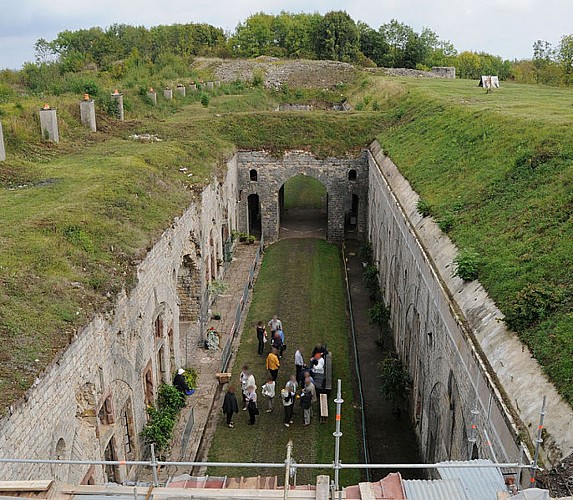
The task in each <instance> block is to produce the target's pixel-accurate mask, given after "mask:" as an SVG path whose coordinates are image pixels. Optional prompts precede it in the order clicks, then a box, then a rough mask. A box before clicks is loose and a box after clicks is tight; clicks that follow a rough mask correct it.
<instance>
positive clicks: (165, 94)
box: [163, 88, 173, 101]
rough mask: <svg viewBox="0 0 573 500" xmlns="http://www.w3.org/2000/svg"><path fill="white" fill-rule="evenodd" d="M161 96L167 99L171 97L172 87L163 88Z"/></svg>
mask: <svg viewBox="0 0 573 500" xmlns="http://www.w3.org/2000/svg"><path fill="white" fill-rule="evenodd" d="M163 97H165V99H167V100H168V101H170V100H171V99H173V89H171V88H165V89H163Z"/></svg>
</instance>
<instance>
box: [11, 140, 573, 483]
mask: <svg viewBox="0 0 573 500" xmlns="http://www.w3.org/2000/svg"><path fill="white" fill-rule="evenodd" d="M296 175H308V176H312V177H314V178H316V179H318V180H319V181H320V182H322V184H323V185H324V186H325V187H326V190H327V193H328V234H327V237H328V238H329V239H330V240H332V241H341V240H342V239H343V238H344V224H345V218H346V217H347V216H348V214H349V212H348V200H349V199H351V198H352V196H357V197H358V213H357V214H355V216H356V229H357V234H358V235H361V236H363V237H365V238H366V237H368V238H369V239H370V241H371V242H372V245H373V249H374V256H375V257H374V259H375V261H376V263H377V265H378V266H379V269H380V278H381V287H382V289H383V291H384V298H385V301H386V303H387V304H388V305H389V306H390V310H391V323H392V327H393V329H394V332H395V343H396V348H397V350H398V352H399V354H400V356H401V357H402V359H403V360H404V362H405V364H406V366H408V368H409V371H410V373H411V375H412V378H413V381H414V384H413V391H414V394H413V402H414V404H413V405H412V413H413V415H412V417H413V418H414V420H415V422H416V430H417V432H418V436H419V439H420V444H421V449H422V450H423V453H424V457H423V458H424V459H425V460H426V461H429V462H433V461H434V460H441V459H466V458H468V457H469V456H471V455H472V454H473V455H474V456H475V455H476V454H477V455H479V456H480V457H489V458H497V459H498V460H499V461H516V460H517V459H518V458H519V442H518V429H517V423H518V422H517V420H518V419H521V421H522V422H523V423H524V425H525V427H526V428H527V429H528V430H529V433H530V435H533V434H534V433H535V430H536V426H537V418H538V411H539V408H540V405H541V396H542V395H543V394H546V395H547V396H548V414H547V419H546V431H547V436H546V442H545V457H546V458H548V459H549V461H555V460H557V459H560V458H563V457H565V456H567V455H569V454H570V453H571V452H572V451H573V428H572V426H573V418H572V417H573V413H572V411H571V408H570V407H568V406H567V405H566V404H565V403H564V401H563V400H562V399H561V398H560V397H559V396H558V394H557V393H556V391H555V389H554V388H553V386H552V385H551V384H550V383H549V382H548V381H547V380H546V378H545V377H544V376H543V375H542V374H541V371H540V368H539V366H538V365H537V363H536V362H535V361H534V360H532V359H531V357H530V355H529V352H528V351H527V349H523V348H522V345H521V344H520V343H519V341H518V340H517V339H516V338H515V336H512V334H510V333H509V332H507V331H506V330H505V328H504V326H503V323H502V322H500V321H499V318H500V317H501V313H499V311H498V310H497V309H496V308H495V304H493V303H492V302H491V300H490V299H489V298H488V297H487V294H486V293H485V291H484V290H483V288H482V287H481V285H479V283H477V282H472V283H463V282H461V281H460V280H458V279H456V278H452V276H451V269H450V267H451V262H452V261H453V257H454V255H455V247H454V246H453V245H452V244H451V242H450V241H449V239H448V238H447V237H446V236H445V235H444V234H442V233H441V232H440V231H439V229H438V228H437V226H436V224H435V223H434V222H433V221H431V220H430V219H429V218H422V217H421V216H420V215H419V214H418V213H417V211H416V202H417V200H418V196H417V194H416V193H415V192H414V191H413V190H412V189H411V187H410V186H409V184H408V183H407V182H406V181H405V179H404V178H403V177H402V176H401V175H400V173H399V172H398V169H397V168H396V166H395V165H394V164H393V163H392V162H391V160H390V159H389V158H387V157H386V156H384V154H383V152H382V151H381V148H380V146H379V145H378V144H377V143H375V144H373V145H372V146H371V148H370V150H368V151H364V152H363V154H362V155H361V156H360V157H358V158H346V159H334V158H327V159H317V158H315V157H314V156H312V155H311V154H309V153H306V152H302V151H291V152H287V153H286V154H285V155H283V156H282V157H280V158H274V157H272V156H270V155H269V154H268V153H266V152H240V153H237V154H236V155H234V156H233V157H232V158H231V159H230V160H229V161H228V163H227V174H226V176H225V179H223V180H222V181H218V180H216V179H213V181H212V182H211V183H210V184H209V185H208V186H207V187H206V188H205V189H204V190H203V191H202V194H201V197H200V199H198V200H197V201H196V202H195V203H193V204H192V205H191V206H190V207H189V208H188V209H187V210H186V211H185V212H184V213H183V214H182V215H181V216H180V217H178V218H176V219H175V220H174V221H173V223H172V224H171V226H170V227H169V228H167V229H166V230H165V232H164V233H163V235H162V236H161V237H160V238H159V240H158V241H157V242H156V244H155V245H154V246H153V248H152V249H151V251H150V252H149V253H148V255H147V256H146V257H145V259H144V260H143V261H142V262H141V263H140V264H139V266H138V269H137V273H138V276H137V277H138V280H137V285H136V286H135V288H134V289H133V290H131V291H130V292H129V293H127V292H124V293H122V294H121V295H120V296H119V297H118V298H117V302H116V306H115V308H114V310H113V312H111V313H109V314H100V315H97V316H96V317H95V318H94V319H93V320H92V321H91V322H90V323H89V324H88V325H86V327H85V328H84V329H83V331H82V332H81V333H80V334H78V337H77V338H76V339H75V340H74V342H73V343H72V344H71V345H70V346H69V347H68V349H66V350H65V351H64V352H63V353H62V354H61V355H60V356H59V357H58V358H57V359H56V360H55V361H54V362H53V363H52V365H51V366H50V367H49V368H48V369H47V370H46V371H45V373H44V374H43V375H42V377H41V378H40V379H39V380H38V381H37V383H36V385H35V386H34V387H32V388H31V389H30V390H29V391H28V392H27V394H26V396H25V398H23V400H21V401H20V402H19V403H18V404H15V405H14V407H13V408H12V409H11V412H10V414H9V415H6V416H5V417H3V418H2V419H1V420H0V450H1V451H2V455H3V456H12V457H26V458H38V459H41V458H61V459H83V460H89V459H95V460H100V459H118V460H125V459H137V458H141V457H142V455H144V452H145V451H146V450H144V449H143V448H142V446H141V443H140V442H139V438H138V436H139V433H140V431H141V429H142V428H143V426H144V424H145V421H146V413H145V408H146V406H147V405H148V404H152V402H153V401H154V398H155V396H156V391H157V387H158V386H159V384H160V383H161V382H165V381H169V380H170V379H171V377H172V374H173V371H174V370H175V368H176V367H178V366H181V365H183V366H185V365H186V360H187V356H188V355H189V354H190V353H191V352H193V350H194V349H196V348H197V343H198V341H199V340H200V338H201V332H203V331H204V328H205V325H206V322H207V319H208V311H209V305H210V304H209V294H208V284H209V282H210V281H211V280H214V279H218V278H221V277H222V275H223V272H224V265H223V264H224V259H225V252H224V244H225V242H226V241H228V239H229V236H230V234H231V232H232V231H233V230H240V231H248V229H249V204H248V198H249V196H251V195H257V196H258V199H259V203H260V211H261V212H260V213H261V223H262V224H261V225H262V232H263V235H264V237H265V240H266V241H267V242H269V243H271V242H273V241H276V240H277V239H278V237H279V226H280V211H281V195H280V193H281V191H282V187H283V186H284V183H285V182H286V181H287V180H289V179H290V178H292V177H294V176H296ZM532 380H535V383H534V384H532V383H531V381H532ZM474 409H477V411H478V413H477V414H476V416H475V423H476V425H477V429H478V433H477V435H476V442H475V448H474V446H470V441H469V439H468V438H470V437H471V436H470V435H469V432H470V431H469V429H470V427H471V424H472V422H473V418H474V417H473V414H472V410H474ZM514 417H515V419H516V421H514V420H513V419H514ZM484 431H486V432H487V435H486V434H485V432H484ZM489 441H491V446H490V445H489V444H488V442H489ZM494 455H495V457H494ZM105 472H106V471H104V469H102V468H101V467H97V468H96V467H89V466H85V467H77V466H73V467H62V466H58V467H53V468H52V467H51V466H49V465H18V466H16V465H10V464H2V465H0V477H2V478H3V479H5V480H11V479H31V478H38V477H55V478H57V479H61V480H63V481H67V482H71V483H77V482H84V483H85V482H90V481H95V482H97V483H101V482H104V481H105V480H106V479H107V480H116V481H121V480H123V479H125V478H127V477H128V476H129V473H130V471H129V470H126V467H125V466H121V467H119V470H117V471H114V470H108V471H107V478H106V477H105V475H104V474H105ZM114 474H117V476H116V477H114Z"/></svg>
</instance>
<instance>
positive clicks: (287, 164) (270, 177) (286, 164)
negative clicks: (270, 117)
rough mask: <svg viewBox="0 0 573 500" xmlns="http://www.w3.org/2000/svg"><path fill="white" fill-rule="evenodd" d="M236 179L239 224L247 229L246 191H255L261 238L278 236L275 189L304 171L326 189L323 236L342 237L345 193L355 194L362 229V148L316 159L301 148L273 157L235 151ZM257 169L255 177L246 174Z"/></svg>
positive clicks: (365, 183) (364, 201) (364, 211)
mask: <svg viewBox="0 0 573 500" xmlns="http://www.w3.org/2000/svg"><path fill="white" fill-rule="evenodd" d="M237 157H238V182H239V190H240V192H241V196H240V202H239V227H240V230H241V231H245V232H246V231H248V205H247V199H248V196H249V195H250V194H257V195H259V202H260V211H261V224H262V232H263V236H264V238H265V241H266V242H268V243H272V242H273V241H276V240H277V239H278V238H279V226H280V202H279V191H280V189H281V187H282V186H283V185H284V183H285V182H286V181H288V180H289V179H291V178H292V177H294V176H296V175H308V176H311V177H314V178H315V179H318V180H319V181H320V182H321V183H322V184H323V185H324V187H325V188H326V191H327V193H328V229H327V239H329V240H331V241H341V240H342V239H344V222H345V215H346V213H347V212H348V206H347V202H348V199H349V198H348V197H349V196H350V198H351V197H352V194H355V195H357V196H358V197H359V205H358V207H359V208H358V220H357V232H358V234H359V235H363V234H364V233H365V231H366V214H367V196H368V162H367V156H366V152H364V153H363V154H362V155H361V156H360V157H358V158H350V159H340V158H326V159H318V158H315V157H314V156H313V155H312V154H310V153H306V152H303V151H289V152H287V153H285V154H284V156H282V157H281V158H274V157H272V156H271V155H269V154H268V153H266V152H264V151H250V152H240V153H237ZM251 170H255V171H256V172H257V180H256V181H253V180H251V177H250V172H251ZM351 170H354V171H355V172H356V178H355V180H349V172H350V171H351Z"/></svg>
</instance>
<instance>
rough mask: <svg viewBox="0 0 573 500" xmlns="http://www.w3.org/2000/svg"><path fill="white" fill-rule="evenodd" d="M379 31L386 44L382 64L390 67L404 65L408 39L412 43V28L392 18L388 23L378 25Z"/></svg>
mask: <svg viewBox="0 0 573 500" xmlns="http://www.w3.org/2000/svg"><path fill="white" fill-rule="evenodd" d="M379 32H380V34H381V35H382V38H383V39H384V41H385V42H386V44H388V52H387V54H386V57H385V58H384V66H387V67H390V68H403V67H405V55H406V47H407V45H408V41H410V43H412V37H413V36H414V35H415V32H414V30H413V29H412V28H411V27H410V26H407V25H406V24H404V23H401V22H398V21H397V20H396V19H392V20H391V21H390V22H389V23H386V24H383V25H382V26H380V29H379Z"/></svg>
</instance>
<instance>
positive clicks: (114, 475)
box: [104, 437, 121, 484]
mask: <svg viewBox="0 0 573 500" xmlns="http://www.w3.org/2000/svg"><path fill="white" fill-rule="evenodd" d="M104 458H105V461H106V462H115V461H117V453H116V452H115V439H114V438H113V437H112V438H111V439H110V440H109V443H107V446H106V447H105V451H104ZM105 475H106V477H107V480H108V482H110V483H117V484H120V483H121V477H120V475H119V467H118V466H117V465H106V466H105Z"/></svg>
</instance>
